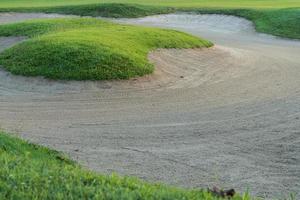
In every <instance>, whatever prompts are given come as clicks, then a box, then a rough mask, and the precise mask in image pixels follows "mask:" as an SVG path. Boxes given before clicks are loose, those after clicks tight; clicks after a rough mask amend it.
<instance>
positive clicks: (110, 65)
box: [0, 18, 212, 80]
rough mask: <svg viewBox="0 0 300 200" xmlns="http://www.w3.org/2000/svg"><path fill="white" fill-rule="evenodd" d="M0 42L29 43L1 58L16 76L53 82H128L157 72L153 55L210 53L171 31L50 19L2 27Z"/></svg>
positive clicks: (203, 44)
mask: <svg viewBox="0 0 300 200" xmlns="http://www.w3.org/2000/svg"><path fill="white" fill-rule="evenodd" d="M0 36H28V37H30V38H31V39H29V40H27V41H25V42H23V43H21V44H18V45H16V46H14V47H12V48H10V49H7V50H6V51H4V52H2V53H1V54H0V64H1V65H3V66H4V68H5V69H7V70H8V71H10V72H12V73H13V74H17V75H25V76H44V77H46V78H50V79H72V80H108V79H128V78H131V77H136V76H142V75H145V74H149V73H151V72H153V69H154V68H153V65H152V64H150V63H149V62H148V59H147V55H148V53H149V51H151V50H153V49H157V48H193V47H209V46H211V45H212V44H211V43H210V42H208V41H205V40H202V39H199V38H197V37H194V36H191V35H188V34H185V33H182V32H178V31H173V30H162V29H158V28H145V27H138V26H130V25H119V24H115V23H110V22H107V21H103V20H98V19H87V18H81V19H76V18H74V19H47V20H33V21H27V22H23V23H16V24H9V25H2V26H0Z"/></svg>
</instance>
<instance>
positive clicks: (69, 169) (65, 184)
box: [0, 132, 250, 200]
mask: <svg viewBox="0 0 300 200" xmlns="http://www.w3.org/2000/svg"><path fill="white" fill-rule="evenodd" d="M0 199H22V200H27V199H30V200H31V199H44V200H46V199H57V200H59V199H62V200H64V199H106V200H108V199H110V200H121V199H122V200H127V199H128V200H130V199H131V200H137V199H140V200H142V199H153V200H175V199H180V200H183V199H185V200H188V199H195V200H196V199H197V200H216V199H217V198H215V197H213V196H212V195H211V194H210V193H207V192H206V191H204V190H184V189H179V188H175V187H168V186H165V185H160V184H149V183H145V182H143V181H140V180H138V179H135V178H128V177H124V178H121V177H119V176H117V175H109V176H108V175H107V176H106V175H99V174H96V173H94V172H90V171H88V170H86V169H83V168H82V167H80V166H79V165H77V164H76V163H74V162H73V161H71V160H69V159H68V158H66V157H65V156H64V155H62V154H60V153H58V152H56V151H53V150H49V149H47V148H44V147H40V146H37V145H33V144H29V143H27V142H24V141H22V140H20V139H17V138H13V137H11V136H8V135H6V134H4V133H1V132H0ZM233 200H250V197H249V196H248V195H246V194H245V195H244V196H243V197H240V196H238V195H236V196H235V197H234V198H233Z"/></svg>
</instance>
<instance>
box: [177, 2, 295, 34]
mask: <svg viewBox="0 0 300 200" xmlns="http://www.w3.org/2000/svg"><path fill="white" fill-rule="evenodd" d="M181 10H183V11H194V12H196V13H210V14H212V13H213V14H226V15H235V16H238V17H244V18H246V19H248V20H251V21H253V23H254V25H255V28H256V30H257V31H258V32H262V33H267V34H272V35H275V36H280V37H286V38H291V39H300V8H299V9H295V8H286V9H280V10H273V9H271V10H252V9H250V10H249V9H181Z"/></svg>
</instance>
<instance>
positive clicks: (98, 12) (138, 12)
mask: <svg viewBox="0 0 300 200" xmlns="http://www.w3.org/2000/svg"><path fill="white" fill-rule="evenodd" d="M0 6H1V3H0ZM10 11H14V12H44V13H58V14H71V15H79V16H93V17H113V18H119V17H127V18H131V17H143V16H148V15H158V14H167V13H171V12H174V11H175V8H171V7H161V6H149V5H148V6H145V5H138V4H122V3H104V4H89V5H69V6H54V7H34V6H33V7H25V8H24V7H23V8H1V7H0V12H10Z"/></svg>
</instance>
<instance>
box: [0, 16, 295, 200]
mask: <svg viewBox="0 0 300 200" xmlns="http://www.w3.org/2000/svg"><path fill="white" fill-rule="evenodd" d="M7 15H9V17H7ZM44 17H47V15H45V14H13V13H10V14H1V15H0V23H7V22H13V21H19V20H25V19H26V18H28V19H32V18H44ZM49 17H53V15H49ZM54 17H55V16H54ZM59 17H61V15H59ZM118 22H122V23H132V24H142V25H147V26H159V27H164V28H172V29H177V30H183V31H186V32H189V33H191V34H194V35H198V36H202V37H204V38H207V39H210V40H211V41H213V42H214V43H215V44H217V45H216V46H215V47H213V48H210V49H202V50H201V49H200V50H199V49H188V50H174V49H172V50H158V51H155V52H152V53H151V54H150V55H149V59H150V60H151V61H152V62H153V63H154V64H155V65H156V71H155V73H154V74H153V75H150V76H146V77H142V78H137V79H134V80H129V81H112V82H107V81H106V82H105V81H101V82H91V81H86V82H76V81H71V82H62V81H60V82H57V81H48V80H45V79H43V78H28V77H27V78H25V77H20V76H13V75H10V74H9V73H7V72H5V71H0V126H1V128H4V129H6V130H8V131H12V132H17V133H19V134H20V135H21V136H22V137H24V138H26V139H29V140H31V141H33V142H37V143H39V144H43V145H46V146H50V147H52V148H55V149H57V150H61V151H64V152H66V153H68V154H70V155H71V156H72V158H74V159H76V160H78V161H79V162H80V163H81V164H83V165H85V166H88V167H89V168H91V169H94V170H97V171H99V172H104V173H110V172H118V173H120V174H123V175H133V176H138V177H140V178H143V179H146V180H150V181H161V182H165V183H169V184H174V185H179V186H184V187H196V188H197V187H206V186H212V185H218V186H222V187H234V188H237V189H238V190H240V191H242V190H245V189H247V188H249V189H250V191H251V192H252V193H253V194H255V195H259V196H264V197H269V198H270V197H281V196H282V195H283V194H288V193H290V192H299V188H300V185H299V184H300V168H299V166H300V134H299V130H300V87H299V86H300V79H299V77H300V58H299V52H300V42H298V41H292V40H286V39H280V38H276V37H273V36H268V35H264V34H259V33H256V32H255V31H254V28H253V26H252V24H251V23H250V22H249V21H247V20H244V19H241V18H237V17H232V16H222V15H190V14H171V15H161V16H153V17H146V18H142V19H122V20H118ZM22 39H24V38H0V44H1V45H0V50H3V49H5V48H7V47H9V46H11V45H13V44H14V43H15V42H20V41H21V40H22Z"/></svg>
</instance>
